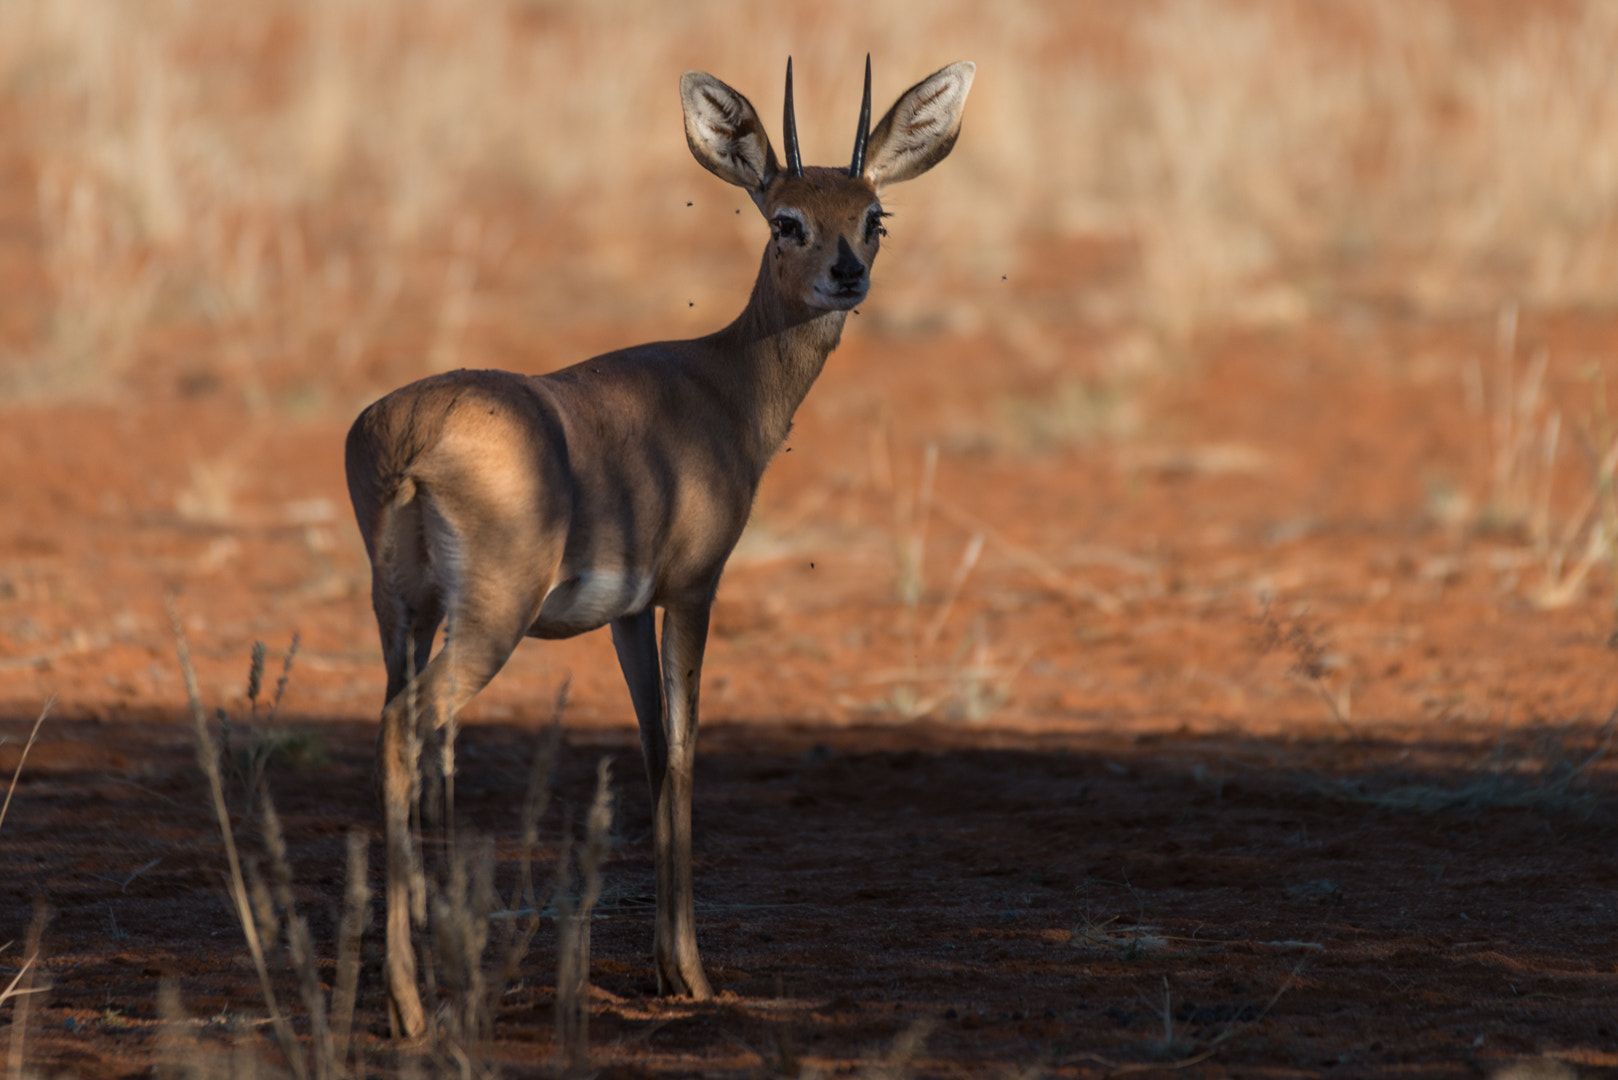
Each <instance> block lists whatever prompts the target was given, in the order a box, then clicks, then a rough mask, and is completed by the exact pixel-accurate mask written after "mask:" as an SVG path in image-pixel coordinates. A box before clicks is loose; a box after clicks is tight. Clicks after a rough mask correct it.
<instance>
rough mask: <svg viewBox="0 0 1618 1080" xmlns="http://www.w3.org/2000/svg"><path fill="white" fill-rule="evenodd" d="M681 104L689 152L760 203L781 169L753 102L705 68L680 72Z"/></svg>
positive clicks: (706, 166)
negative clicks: (681, 73)
mask: <svg viewBox="0 0 1618 1080" xmlns="http://www.w3.org/2000/svg"><path fill="white" fill-rule="evenodd" d="M680 105H681V107H683V108H684V109H685V141H686V142H687V143H689V144H690V146H691V154H692V156H693V157H695V158H696V159H697V160H698V161H699V162H701V163H702V167H703V168H705V169H707V170H708V171H709V172H711V173H713V174H714V175H715V176H717V177H719V179H721V180H724V181H726V182H727V183H731V184H735V185H736V186H737V187H741V188H746V189H747V191H748V194H750V195H752V196H753V201H754V202H761V201H762V199H763V197H764V189H765V188H767V187H769V186H770V181H771V180H773V179H775V174H776V173H777V172H779V171H780V170H781V167H780V165H779V164H777V163H776V160H775V151H774V150H773V149H771V148H770V139H769V136H767V135H765V134H764V123H763V121H761V120H759V118H758V113H757V112H756V111H755V110H754V109H753V104H752V102H750V101H748V100H747V99H746V98H744V97H742V95H740V94H738V93H737V92H736V91H734V90H732V89H731V88H730V87H728V86H726V85H725V84H724V83H722V82H720V81H719V80H718V79H716V78H714V77H713V76H712V75H709V74H708V73H706V72H703V71H688V72H686V73H685V74H684V75H681V76H680Z"/></svg>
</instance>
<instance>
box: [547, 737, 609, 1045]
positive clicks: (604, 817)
mask: <svg viewBox="0 0 1618 1080" xmlns="http://www.w3.org/2000/svg"><path fill="white" fill-rule="evenodd" d="M610 764H611V763H610V760H609V759H607V758H602V759H601V761H600V762H599V763H598V764H597V766H596V794H595V799H594V800H593V801H592V802H591V804H590V813H589V816H588V817H587V818H586V819H585V829H584V843H583V845H582V846H581V847H580V849H579V854H578V861H579V879H580V888H579V891H578V893H577V894H576V895H575V894H574V893H573V891H572V889H571V878H572V875H571V873H570V872H569V868H568V862H567V860H568V858H569V855H570V852H569V851H567V850H566V849H564V851H563V853H562V855H561V857H560V860H559V866H558V869H557V876H558V885H557V903H556V923H557V928H558V943H557V960H556V1043H557V1048H558V1050H559V1052H560V1054H561V1059H562V1062H561V1064H562V1068H563V1070H564V1071H566V1072H567V1073H568V1074H570V1075H580V1074H582V1073H584V1072H585V1071H586V1070H588V1069H589V1065H590V913H591V911H592V910H593V909H594V908H595V904H596V901H597V900H598V899H599V898H600V896H601V865H602V863H603V862H605V861H606V857H607V849H608V845H609V834H610V832H611V829H612V773H611V769H610Z"/></svg>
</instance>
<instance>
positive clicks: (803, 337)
mask: <svg viewBox="0 0 1618 1080" xmlns="http://www.w3.org/2000/svg"><path fill="white" fill-rule="evenodd" d="M847 318H848V312H846V311H825V310H820V309H816V308H811V307H808V306H806V305H804V304H803V303H802V302H801V301H797V300H789V299H786V298H784V297H782V296H781V295H780V293H779V292H778V291H777V289H776V286H775V276H774V275H773V274H772V273H771V272H770V267H769V251H768V249H766V251H765V254H764V261H763V263H762V265H761V266H760V268H759V274H758V280H757V281H756V282H754V284H753V295H752V297H751V298H750V299H749V300H748V302H747V307H746V308H744V309H743V310H742V313H741V314H740V315H738V316H737V317H736V321H734V322H732V323H731V324H730V325H729V326H727V327H725V328H724V329H723V330H720V331H719V332H718V333H716V334H713V335H711V336H710V337H709V339H708V341H709V343H710V344H711V345H712V346H713V351H712V354H711V355H712V360H713V362H714V364H715V366H716V370H714V371H713V377H714V384H715V386H716V387H717V388H718V390H719V392H720V394H721V395H722V396H723V397H724V398H726V399H727V401H728V403H729V404H730V406H731V408H732V409H733V411H734V412H735V414H736V415H739V416H743V417H749V418H751V419H750V422H749V423H748V425H747V427H748V428H749V431H748V434H749V435H750V436H751V438H750V440H749V441H750V443H751V445H750V446H749V447H748V450H749V452H750V456H751V457H752V458H753V461H754V480H755V483H756V482H757V478H758V477H760V476H762V475H763V474H764V468H765V466H767V465H768V464H769V462H770V459H771V458H772V457H774V456H775V453H776V451H777V450H779V449H780V447H781V443H782V442H783V441H784V440H785V439H786V437H787V432H788V431H790V430H791V428H792V416H793V414H794V413H795V412H797V411H798V406H799V405H800V404H802V403H803V399H804V398H805V397H806V396H807V395H808V393H809V388H810V387H811V386H813V385H814V383H815V379H817V378H818V377H819V376H820V372H821V369H822V368H823V367H825V365H826V358H827V357H828V356H830V355H831V352H832V350H833V349H835V348H837V345H838V342H840V341H841V340H842V336H843V323H844V322H845V321H846V320H847Z"/></svg>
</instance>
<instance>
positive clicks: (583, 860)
mask: <svg viewBox="0 0 1618 1080" xmlns="http://www.w3.org/2000/svg"><path fill="white" fill-rule="evenodd" d="M169 614H170V619H171V622H172V625H173V630H174V634H175V639H176V642H177V646H178V651H179V660H180V667H181V672H182V674H183V676H184V680H185V686H186V693H187V696H188V699H189V701H190V705H191V711H192V717H193V721H194V724H195V736H196V741H197V759H198V762H199V763H200V764H201V766H202V769H203V773H204V775H205V776H206V778H207V781H208V785H209V789H210V791H211V794H212V799H213V807H214V812H215V816H216V818H217V820H218V824H219V829H220V835H221V837H222V839H223V841H224V845H225V855H226V862H227V864H228V867H229V876H228V879H227V884H228V887H229V890H230V893H231V896H232V899H233V901H234V902H235V905H236V913H237V919H238V922H239V923H240V925H241V928H242V931H243V934H244V936H245V938H246V941H247V945H248V950H249V952H250V953H251V955H252V959H253V965H254V968H255V969H256V971H257V974H258V978H259V986H260V991H261V994H262V996H263V999H264V1004H265V1009H266V1012H267V1013H268V1017H269V1023H270V1025H271V1029H272V1031H273V1033H274V1037H275V1042H276V1045H277V1048H278V1049H279V1050H280V1052H281V1056H282V1058H283V1060H284V1061H285V1063H286V1068H287V1070H288V1072H289V1073H290V1075H291V1076H293V1077H294V1078H296V1080H341V1078H343V1077H350V1076H356V1077H358V1076H364V1075H366V1072H367V1063H366V1061H365V1059H364V1057H363V1054H362V1051H361V1049H360V1046H359V1044H358V1042H357V1041H356V1040H355V1039H354V1037H353V1032H354V1016H355V1004H356V1001H357V999H358V995H359V986H360V976H361V970H360V943H361V937H362V935H363V934H364V931H365V929H366V927H367V926H368V925H369V922H370V900H371V896H370V890H369V888H368V886H367V883H366V879H367V875H368V862H369V859H368V850H367V849H368V847H369V840H368V838H367V836H366V835H365V833H364V832H363V831H360V830H357V829H356V830H354V831H353V832H351V833H350V835H349V838H348V866H347V874H346V878H345V880H346V883H347V884H346V887H345V890H344V898H343V905H342V915H341V918H340V920H339V923H338V928H337V940H336V943H335V954H336V956H335V961H336V963H335V968H336V978H335V980H334V984H333V985H332V986H331V988H330V989H329V990H328V989H327V988H326V985H325V983H324V981H323V980H322V978H321V975H320V971H319V958H318V955H317V949H316V944H315V941H314V938H313V936H312V935H311V933H310V930H309V924H308V921H307V919H306V918H305V917H304V916H303V915H302V914H301V913H300V912H299V910H298V906H297V902H296V899H295V894H294V882H295V880H296V876H295V874H294V871H293V867H292V863H291V859H290V857H289V854H288V851H287V845H286V841H285V838H284V835H283V832H282V829H281V822H280V818H279V816H278V815H277V813H276V810H275V804H274V802H273V800H272V799H271V797H270V794H269V791H268V789H267V787H266V786H265V785H264V783H263V776H262V770H258V771H256V772H254V773H253V774H252V775H253V776H254V780H253V781H251V782H250V783H249V784H248V794H249V796H250V797H256V801H257V813H258V822H259V824H258V833H259V836H260V839H261V840H262V844H263V849H264V859H265V860H266V861H267V863H268V872H267V873H266V872H265V870H264V869H263V868H262V867H261V865H260V859H259V858H258V857H257V856H246V857H243V856H242V855H241V854H240V853H239V852H238V848H237V842H236V831H237V826H236V825H235V824H234V823H233V821H232V818H231V815H230V812H229V809H228V805H227V800H226V790H225V789H226V781H225V769H224V767H223V766H222V762H225V761H228V760H229V755H228V753H226V752H224V751H222V748H221V746H220V744H219V743H218V742H216V741H215V738H214V733H213V727H212V725H210V723H209V721H208V717H207V714H206V710H205V709H204V707H203V704H202V700H201V696H200V693H199V691H198V689H197V684H196V674H195V671H194V669H193V666H192V663H191V657H190V649H189V646H188V644H187V642H186V637H185V633H184V627H183V624H182V623H181V620H180V618H179V614H178V611H177V610H176V609H175V607H174V605H173V602H172V600H171V601H170V604H169ZM296 651H297V643H296V639H294V644H293V647H292V649H290V650H289V651H288V654H287V657H286V660H285V663H284V667H283V670H282V675H281V678H280V680H279V681H278V684H277V687H276V691H275V696H274V699H273V702H272V704H271V706H270V709H269V718H270V719H272V720H273V718H274V715H275V712H276V710H277V709H278V707H279V705H280V701H281V697H282V694H283V693H284V692H285V689H286V684H287V680H288V677H289V676H290V673H291V668H292V658H293V656H294V655H295V654H296ZM264 657H265V653H264V648H263V646H262V645H255V647H254V649H253V654H252V661H251V663H250V666H249V675H248V690H247V697H248V701H249V703H250V706H251V709H252V714H253V716H254V717H255V718H256V717H257V714H258V700H259V692H260V690H261V689H262V684H263V674H264ZM413 682H414V680H413V679H412V684H413ZM567 694H568V687H567V685H566V684H564V685H563V686H562V688H561V690H560V691H559V692H558V694H557V699H556V712H555V716H554V717H553V721H552V724H551V729H550V732H549V734H548V735H547V737H546V738H545V739H544V740H542V741H541V743H540V745H539V747H538V749H537V751H536V753H535V756H534V761H533V765H532V768H531V770H530V776H529V784H528V791H527V794H526V796H525V798H524V801H523V808H522V812H521V816H520V827H521V844H520V855H519V860H518V861H519V873H518V883H517V887H516V889H515V890H514V891H513V893H512V895H511V897H510V901H509V903H503V902H502V898H501V897H500V895H499V893H498V892H497V891H496V888H495V857H494V844H493V842H492V840H491V839H490V838H487V837H478V836H471V835H466V834H464V833H463V834H462V835H460V836H459V837H457V836H456V835H455V833H454V830H453V820H454V813H455V807H454V798H453V789H451V790H450V791H449V792H448V793H446V795H445V796H444V800H443V813H444V830H443V837H442V839H443V841H444V842H443V843H442V844H438V845H431V844H429V845H422V846H424V847H428V848H429V849H431V848H437V849H439V850H440V852H441V856H442V857H441V858H440V859H439V860H438V862H439V863H441V864H442V865H440V866H437V867H429V861H430V860H429V859H428V858H426V857H422V856H418V858H417V860H416V862H415V865H414V867H413V868H412V879H413V880H412V882H411V890H412V893H413V894H416V895H419V896H421V897H422V907H423V908H424V910H423V912H422V915H423V916H424V917H423V918H421V919H420V920H417V919H415V918H413V919H412V923H413V926H414V928H415V929H416V930H417V931H418V932H419V936H418V937H417V940H416V941H415V942H414V947H415V949H416V951H417V953H418V956H419V957H420V961H421V964H420V966H421V970H422V973H423V976H424V980H425V982H426V989H427V1004H428V1030H427V1033H426V1036H425V1038H424V1039H422V1040H421V1041H420V1043H419V1044H418V1045H414V1046H411V1047H406V1048H404V1050H403V1052H402V1053H401V1055H400V1059H399V1061H398V1065H399V1068H400V1071H401V1075H419V1074H421V1072H422V1070H423V1069H424V1068H425V1069H426V1070H427V1072H428V1073H430V1074H431V1075H435V1076H458V1077H462V1078H463V1080H473V1078H478V1080H483V1078H492V1077H495V1076H497V1075H498V1068H497V1067H496V1065H495V1062H494V1059H493V1057H492V1053H491V1046H492V1042H493V1039H494V1013H495V1005H496V1003H497V1002H498V1000H499V999H500V997H501V996H502V995H503V994H504V993H505V992H506V991H507V989H508V988H509V987H510V986H511V985H512V984H513V982H514V981H515V980H516V978H517V977H518V973H519V968H520V965H521V964H522V962H523V960H524V959H525V957H526V956H527V954H528V950H529V946H530V945H531V944H532V942H533V939H534V937H535V935H536V933H537V932H538V930H539V927H540V924H541V921H542V919H543V917H544V912H545V909H546V907H547V905H550V904H553V903H554V918H555V922H556V925H557V927H558V936H559V946H558V957H559V962H558V970H557V984H556V1006H555V1008H556V1015H557V1035H558V1039H557V1047H558V1059H559V1060H558V1064H559V1066H560V1067H561V1069H562V1071H563V1072H565V1073H568V1074H581V1073H584V1072H586V1071H587V1070H588V1067H589V1063H590V1047H589V1009H590V997H589V992H588V986H589V971H590V918H591V913H592V910H593V908H594V906H595V903H596V900H597V899H598V898H599V896H600V892H601V867H602V864H603V863H604V862H605V859H606V856H607V852H608V847H609V835H610V832H611V826H612V791H611V783H610V775H609V772H608V768H607V761H606V759H603V760H602V761H601V763H600V765H599V768H598V770H597V787H596V794H595V798H594V801H593V802H592V804H591V808H590V811H589V815H588V818H587V820H586V826H585V836H584V841H583V844H582V846H581V847H580V848H579V850H578V853H577V856H576V858H577V863H578V868H577V877H578V884H577V887H576V888H575V886H574V869H573V865H572V863H573V860H574V858H575V856H574V853H573V848H572V843H571V826H570V825H569V826H568V827H566V828H565V830H564V832H565V835H564V838H563V849H562V853H561V854H560V856H559V857H558V860H557V865H556V867H555V870H554V873H553V875H552V877H551V880H550V882H549V884H548V885H547V886H546V887H545V888H544V889H543V890H540V889H537V888H536V886H535V883H534V875H533V859H534V856H535V854H536V848H537V845H538V841H539V822H540V819H541V818H542V817H543V816H544V814H545V810H546V808H547V807H548V806H549V804H550V791H551V782H552V779H553V776H554V771H555V764H556V755H557V751H558V748H559V746H560V742H561V719H562V712H563V710H564V708H565V706H566V702H567ZM217 719H218V721H219V727H220V729H221V730H222V731H225V732H228V731H230V730H231V724H230V718H229V715H228V714H227V713H226V712H225V711H224V710H223V709H220V710H218V713H217ZM413 726H414V725H413ZM446 741H450V742H452V737H451V739H448V740H446ZM444 758H445V762H446V767H445V769H444V772H443V774H442V776H441V777H440V779H442V780H443V782H444V784H445V786H446V787H448V785H449V783H450V781H451V780H452V778H453V776H454V765H453V752H452V750H451V749H450V748H448V747H446V748H445V751H444ZM430 786H432V785H431V784H422V785H419V786H418V790H417V791H416V792H415V793H414V794H413V800H414V803H415V805H414V806H413V813H412V818H413V820H415V821H417V822H419V820H420V816H421V811H420V799H421V791H420V790H419V789H420V788H424V787H430ZM246 816H247V815H246V814H244V818H245V817H246ZM418 843H419V841H418ZM35 937H37V934H36V935H35ZM31 940H32V939H31ZM277 942H283V943H284V947H285V952H286V958H287V963H288V967H289V968H290V970H291V972H292V974H293V975H294V977H295V980H296V987H297V995H298V1003H299V1005H300V1006H301V1015H302V1017H303V1026H304V1027H305V1028H306V1029H307V1035H306V1037H304V1038H301V1039H300V1038H299V1037H298V1035H296V1034H295V1033H294V1030H293V1026H292V1016H293V1015H294V1014H293V1013H292V1012H291V1011H290V1010H288V1009H285V1008H283V1006H282V1004H281V1002H280V1000H279V997H278V995H277V994H276V992H275V988H274V985H273V982H272V980H271V978H270V973H269V966H268V956H269V952H270V950H271V949H272V948H273V947H274V946H275V945H276V943H277ZM496 943H498V945H499V946H500V947H499V948H497V949H496V950H495V954H494V962H493V963H491V962H490V958H489V951H490V946H491V944H496ZM36 946H37V942H36ZM33 952H34V953H37V947H33ZM31 955H32V954H31ZM25 970H26V968H25ZM19 978H20V976H19ZM17 992H18V993H26V992H28V991H27V990H26V989H24V990H21V991H17ZM9 993H10V992H9V991H8V994H9ZM159 999H160V1013H161V1015H162V1018H163V1020H164V1030H163V1045H162V1049H161V1055H162V1058H163V1060H162V1062H161V1063H160V1065H161V1067H162V1068H163V1069H165V1070H167V1072H168V1073H169V1074H171V1075H176V1076H192V1077H202V1076H217V1075H225V1076H232V1077H246V1076H255V1075H258V1074H259V1073H260V1072H262V1071H264V1068H265V1066H264V1063H263V1062H262V1061H260V1060H259V1059H258V1058H257V1057H256V1056H253V1055H245V1056H244V1054H243V1053H241V1052H240V1051H241V1049H242V1048H241V1047H236V1048H233V1049H232V1050H231V1051H230V1052H229V1053H228V1054H222V1053H220V1052H219V1051H218V1050H217V1049H213V1048H208V1047H205V1046H203V1045H202V1044H201V1043H200V1042H198V1041H197V1040H196V1039H195V1038H194V1037H191V1038H188V1037H186V1035H185V1033H186V1031H187V1030H188V1027H189V1024H188V1021H187V1020H186V1017H185V1014H184V1011H183V1008H182V1006H181V1003H180V996H179V991H178V989H177V988H176V987H174V986H172V985H165V986H164V987H163V988H161V991H160V994H159ZM3 1000H4V997H0V1001H3ZM24 1021H25V1017H19V1023H22V1022H24ZM14 1030H20V1028H16V1027H15V1026H14ZM18 1045H20V1043H17V1042H16V1041H14V1046H18ZM15 1053H20V1051H16V1052H15ZM15 1053H14V1056H15ZM19 1060H20V1058H19ZM373 1067H374V1065H373Z"/></svg>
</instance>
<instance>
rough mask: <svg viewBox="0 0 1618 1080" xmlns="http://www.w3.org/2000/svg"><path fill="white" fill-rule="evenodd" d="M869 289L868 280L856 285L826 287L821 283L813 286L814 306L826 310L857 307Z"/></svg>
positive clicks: (845, 309)
mask: <svg viewBox="0 0 1618 1080" xmlns="http://www.w3.org/2000/svg"><path fill="white" fill-rule="evenodd" d="M870 291H871V286H870V283H869V282H861V283H860V284H858V285H841V286H838V287H837V288H834V289H828V288H826V287H825V286H823V285H816V286H815V306H816V307H819V308H824V309H825V310H827V311H850V310H852V309H853V308H855V307H857V306H858V305H859V304H860V302H861V301H863V300H864V299H865V296H866V294H867V293H869V292H870Z"/></svg>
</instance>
